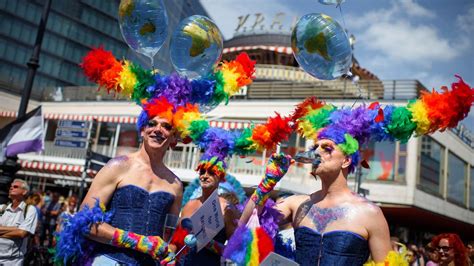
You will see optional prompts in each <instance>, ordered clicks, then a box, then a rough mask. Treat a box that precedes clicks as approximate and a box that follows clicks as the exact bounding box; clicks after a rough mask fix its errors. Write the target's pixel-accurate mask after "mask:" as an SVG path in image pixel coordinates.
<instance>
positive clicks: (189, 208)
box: [181, 199, 201, 217]
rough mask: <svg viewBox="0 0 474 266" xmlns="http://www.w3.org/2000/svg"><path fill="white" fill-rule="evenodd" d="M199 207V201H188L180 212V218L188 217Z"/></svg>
mask: <svg viewBox="0 0 474 266" xmlns="http://www.w3.org/2000/svg"><path fill="white" fill-rule="evenodd" d="M199 207H201V201H199V200H196V199H192V200H189V201H188V202H187V203H186V205H184V207H183V209H182V210H181V217H190V216H191V215H192V214H193V213H194V212H195V211H196V210H197V209H199Z"/></svg>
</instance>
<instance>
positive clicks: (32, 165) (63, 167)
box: [19, 160, 97, 177]
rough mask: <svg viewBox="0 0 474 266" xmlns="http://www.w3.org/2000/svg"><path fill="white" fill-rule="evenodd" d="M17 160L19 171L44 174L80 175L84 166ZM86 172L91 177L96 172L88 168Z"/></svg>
mask: <svg viewBox="0 0 474 266" xmlns="http://www.w3.org/2000/svg"><path fill="white" fill-rule="evenodd" d="M19 162H20V165H21V171H23V172H24V173H25V174H31V173H44V174H54V175H63V176H75V177H81V175H82V172H83V171H84V166H81V165H73V164H64V163H47V162H38V161H28V160H20V161H19ZM87 173H88V175H89V176H90V177H93V176H95V174H96V173H97V172H96V171H93V170H90V169H89V170H88V171H87Z"/></svg>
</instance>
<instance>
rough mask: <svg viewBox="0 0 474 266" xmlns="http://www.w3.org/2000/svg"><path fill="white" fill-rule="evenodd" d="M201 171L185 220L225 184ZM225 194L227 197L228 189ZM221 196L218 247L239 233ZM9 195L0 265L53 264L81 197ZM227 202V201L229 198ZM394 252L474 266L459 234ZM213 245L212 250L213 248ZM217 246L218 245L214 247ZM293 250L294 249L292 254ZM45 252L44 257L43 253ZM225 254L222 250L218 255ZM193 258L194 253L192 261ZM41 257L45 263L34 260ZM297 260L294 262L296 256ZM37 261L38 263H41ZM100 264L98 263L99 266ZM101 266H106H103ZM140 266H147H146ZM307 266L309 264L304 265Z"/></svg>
mask: <svg viewBox="0 0 474 266" xmlns="http://www.w3.org/2000/svg"><path fill="white" fill-rule="evenodd" d="M200 169H201V170H200V172H199V178H200V184H201V187H202V196H201V197H198V198H196V199H194V200H190V201H189V202H188V203H187V204H186V205H185V206H184V208H183V211H182V212H181V216H182V217H187V216H189V215H190V214H192V213H193V211H195V210H196V209H198V208H199V207H200V206H201V205H202V203H203V201H205V200H206V199H207V197H208V196H209V195H210V193H212V192H213V190H215V189H217V188H218V187H219V183H220V182H222V177H223V176H222V173H219V171H218V170H217V169H216V168H214V169H211V168H208V169H206V168H205V166H204V165H203V164H201V167H200ZM226 192H229V190H227V191H226ZM219 194H220V195H222V196H223V197H220V202H221V207H222V211H223V213H224V216H228V217H229V218H228V219H225V220H226V227H225V228H224V230H223V231H222V232H220V233H219V236H217V237H216V238H215V240H216V241H220V244H222V246H223V244H225V243H226V240H228V239H229V238H230V237H231V236H232V234H233V233H234V231H235V229H236V228H235V224H233V223H232V220H235V219H236V218H238V216H240V212H239V211H238V210H237V208H235V206H236V205H237V204H238V200H237V199H235V195H233V196H234V199H235V200H232V201H231V200H228V199H229V197H228V196H226V197H224V195H223V194H224V193H223V194H221V193H219ZM9 196H10V199H11V203H10V204H9V205H2V206H0V212H1V216H0V263H3V264H2V265H23V263H24V265H52V264H53V259H52V254H51V252H47V248H51V247H54V245H55V244H56V243H55V232H59V231H60V230H61V228H60V227H61V222H62V220H63V218H64V217H65V216H66V215H73V214H74V213H76V212H77V210H78V206H77V201H78V199H77V197H76V196H75V195H70V196H69V197H67V198H66V197H64V196H60V195H59V194H58V193H56V192H54V193H52V192H50V191H48V192H46V193H44V192H29V186H28V184H27V183H26V182H25V181H24V180H21V179H15V180H14V181H13V183H12V185H11V187H10V190H9ZM290 196H292V195H288V194H287V193H281V194H279V196H278V197H277V199H276V202H277V203H278V202H282V201H284V200H285V199H287V198H288V197H290ZM226 198H227V199H226ZM280 233H283V234H285V235H286V236H287V237H288V238H289V239H293V241H294V230H293V228H292V226H291V223H288V224H282V226H281V227H280ZM390 240H391V247H390V249H391V250H394V251H396V252H397V253H400V254H404V255H405V257H406V260H407V262H408V265H410V266H412V265H413V266H425V265H426V266H434V265H472V260H473V259H474V248H473V247H472V243H468V244H467V245H465V244H464V243H463V241H462V240H461V239H460V237H459V236H458V235H456V234H451V233H443V234H439V235H436V236H433V237H432V239H431V241H430V242H428V243H426V244H425V245H416V244H412V243H410V242H408V243H406V242H405V243H404V242H403V241H401V240H400V239H399V238H398V237H391V238H390ZM210 246H212V245H208V247H210ZM214 246H215V245H214ZM294 248H295V246H294V245H293V249H294ZM41 250H43V253H41V252H40V251H41ZM212 251H213V249H204V250H203V251H201V252H199V253H197V254H196V253H189V254H187V255H186V256H185V257H184V258H183V259H182V262H181V264H182V265H220V263H221V259H220V255H222V254H218V253H217V254H216V253H213V252H212ZM220 252H221V253H222V251H220ZM191 254H193V255H192V256H191ZM38 255H41V256H43V258H42V259H43V260H42V261H39V260H38V258H36V257H37V256H38ZM293 258H294V257H293ZM38 262H39V263H40V264H38ZM96 264H97V263H96ZM97 265H103V264H101V263H99V264H97ZM142 265H147V264H146V263H142ZM303 265H309V264H308V263H304V262H303Z"/></svg>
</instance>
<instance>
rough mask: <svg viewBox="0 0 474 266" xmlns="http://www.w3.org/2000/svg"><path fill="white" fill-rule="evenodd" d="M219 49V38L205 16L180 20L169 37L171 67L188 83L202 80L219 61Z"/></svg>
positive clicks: (213, 24) (213, 25)
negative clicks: (188, 81) (200, 78)
mask: <svg viewBox="0 0 474 266" xmlns="http://www.w3.org/2000/svg"><path fill="white" fill-rule="evenodd" d="M222 49H223V38H222V34H221V32H220V30H219V28H217V26H216V24H215V23H214V22H213V21H212V20H210V19H209V18H207V17H205V16H200V15H195V16H191V17H188V18H185V19H184V20H182V21H181V22H180V24H179V25H178V27H177V28H176V30H175V31H174V33H173V35H172V36H171V44H170V57H171V63H172V64H173V66H174V68H175V69H176V71H177V72H178V73H179V74H181V75H182V76H186V77H188V78H189V79H194V78H198V77H205V76H206V75H208V74H209V73H211V71H212V70H213V67H214V66H215V65H216V64H217V63H218V62H219V61H220V59H221V55H222Z"/></svg>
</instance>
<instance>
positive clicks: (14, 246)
mask: <svg viewBox="0 0 474 266" xmlns="http://www.w3.org/2000/svg"><path fill="white" fill-rule="evenodd" d="M9 198H10V200H11V203H8V204H3V205H1V207H0V213H1V216H0V228H1V230H2V232H3V234H2V235H1V236H0V265H23V263H24V264H25V265H37V262H39V261H42V262H41V263H43V264H45V265H47V264H52V255H51V252H48V249H50V248H53V247H54V245H55V236H56V232H58V231H59V230H60V225H61V222H62V219H63V217H65V215H71V214H74V213H75V212H76V211H77V210H78V206H77V201H78V199H77V196H75V195H70V196H69V197H64V196H62V195H60V194H59V193H58V192H51V191H47V192H44V191H30V186H29V184H27V182H25V181H24V180H22V179H15V180H14V181H13V182H12V184H11V186H10V189H9ZM14 229H15V231H14ZM7 262H8V263H7ZM1 263H4V264H1Z"/></svg>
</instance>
